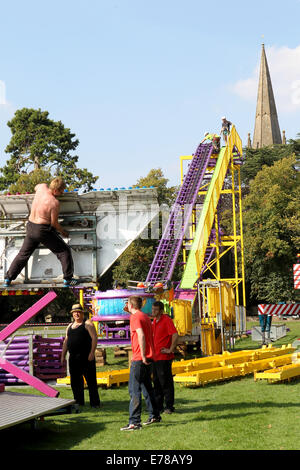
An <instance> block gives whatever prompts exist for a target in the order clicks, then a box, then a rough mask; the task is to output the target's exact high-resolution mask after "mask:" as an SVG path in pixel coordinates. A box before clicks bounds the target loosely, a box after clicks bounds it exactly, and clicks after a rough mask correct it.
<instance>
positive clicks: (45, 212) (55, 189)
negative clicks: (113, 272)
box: [4, 177, 77, 287]
mask: <svg viewBox="0 0 300 470" xmlns="http://www.w3.org/2000/svg"><path fill="white" fill-rule="evenodd" d="M65 187H66V186H65V182H64V181H63V179H62V178H60V177H57V178H55V179H54V180H52V181H51V183H50V185H49V188H48V186H47V185H46V184H45V183H42V184H38V185H37V186H36V187H35V196H34V199H33V202H32V207H31V212H30V216H29V220H28V222H27V226H26V237H25V240H24V243H23V245H22V248H21V250H20V251H19V253H18V254H17V256H16V257H15V259H14V260H13V262H12V264H11V266H10V268H9V270H8V271H7V273H6V278H5V281H4V286H6V287H8V286H9V285H10V284H11V281H12V280H14V279H16V277H17V276H18V274H19V273H20V272H21V271H22V269H23V268H24V267H25V266H26V264H27V261H28V260H29V258H30V256H31V255H32V253H33V252H34V250H35V249H36V248H37V247H38V246H39V244H40V243H42V244H43V245H44V246H45V247H46V248H48V249H49V250H51V251H52V253H54V254H55V255H56V256H57V258H58V259H59V261H60V262H61V265H62V270H63V275H64V286H66V287H69V286H73V285H75V284H76V283H77V282H76V280H75V279H72V277H73V272H74V265H73V259H72V254H71V248H70V247H69V246H68V245H67V244H66V243H65V242H64V241H63V239H62V238H61V236H60V235H59V233H58V232H60V233H61V234H62V236H64V237H67V236H68V232H66V231H65V230H64V229H63V227H62V226H61V225H60V224H59V223H58V215H59V201H58V200H57V199H56V197H57V196H61V195H62V194H63V193H64V190H65Z"/></svg>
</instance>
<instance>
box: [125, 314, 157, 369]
mask: <svg viewBox="0 0 300 470" xmlns="http://www.w3.org/2000/svg"><path fill="white" fill-rule="evenodd" d="M138 328H142V330H143V333H144V335H145V342H146V351H145V353H146V354H145V355H146V358H148V359H154V345H153V332H152V324H151V320H150V318H149V317H148V315H146V314H145V313H143V312H141V311H140V310H138V311H137V312H136V313H135V314H134V315H130V337H131V347H132V360H133V361H141V360H142V355H141V350H140V345H139V341H138V335H137V332H136V330H137V329H138Z"/></svg>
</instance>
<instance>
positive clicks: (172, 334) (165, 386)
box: [152, 301, 178, 414]
mask: <svg viewBox="0 0 300 470" xmlns="http://www.w3.org/2000/svg"><path fill="white" fill-rule="evenodd" d="M152 316H153V317H154V320H153V324H152V328H153V338H154V349H155V362H154V365H153V383H154V394H155V399H156V404H157V407H158V409H159V411H160V412H162V411H164V413H167V414H171V413H173V412H174V411H175V408H174V382H173V375H172V361H173V359H174V350H175V348H176V345H177V340H178V333H177V330H176V328H175V325H174V323H173V321H172V319H171V318H170V317H169V316H168V315H166V314H164V304H163V303H162V302H160V301H157V302H154V303H153V305H152ZM164 402H165V408H164Z"/></svg>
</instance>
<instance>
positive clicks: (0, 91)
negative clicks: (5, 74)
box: [0, 80, 6, 105]
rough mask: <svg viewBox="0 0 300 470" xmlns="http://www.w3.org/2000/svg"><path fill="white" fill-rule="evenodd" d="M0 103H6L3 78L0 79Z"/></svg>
mask: <svg viewBox="0 0 300 470" xmlns="http://www.w3.org/2000/svg"><path fill="white" fill-rule="evenodd" d="M0 105H6V87H5V82H4V81H3V80H0Z"/></svg>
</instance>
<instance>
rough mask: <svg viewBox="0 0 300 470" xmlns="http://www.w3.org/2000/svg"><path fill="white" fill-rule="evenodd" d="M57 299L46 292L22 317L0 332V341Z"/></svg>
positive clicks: (53, 293)
mask: <svg viewBox="0 0 300 470" xmlns="http://www.w3.org/2000/svg"><path fill="white" fill-rule="evenodd" d="M55 297H57V295H56V293H55V292H54V291H50V292H48V293H47V294H46V295H44V296H43V297H42V298H41V299H39V300H38V301H37V302H35V304H34V305H32V307H29V308H28V309H27V310H26V311H25V312H24V313H22V315H19V316H18V318H16V319H15V320H14V321H13V322H11V323H10V324H9V325H8V326H7V327H6V328H4V330H2V331H1V332H0V341H4V340H5V339H6V338H8V336H10V335H12V334H13V333H14V332H15V331H16V330H17V329H18V328H20V327H21V326H22V325H24V323H26V322H27V321H28V320H30V318H32V317H34V315H36V314H37V313H38V312H39V311H40V310H42V308H44V307H46V305H48V304H49V303H50V302H52V300H53V299H55Z"/></svg>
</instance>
